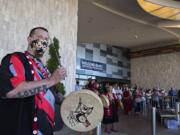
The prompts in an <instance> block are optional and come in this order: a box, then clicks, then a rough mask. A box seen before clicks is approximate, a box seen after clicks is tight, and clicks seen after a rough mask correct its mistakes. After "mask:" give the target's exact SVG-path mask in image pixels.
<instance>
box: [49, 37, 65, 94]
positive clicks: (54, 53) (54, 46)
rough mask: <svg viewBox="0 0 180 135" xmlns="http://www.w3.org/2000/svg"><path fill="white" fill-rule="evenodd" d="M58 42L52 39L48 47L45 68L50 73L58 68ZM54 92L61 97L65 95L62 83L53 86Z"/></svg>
mask: <svg viewBox="0 0 180 135" xmlns="http://www.w3.org/2000/svg"><path fill="white" fill-rule="evenodd" d="M58 50H59V40H58V39H57V38H56V37H54V38H53V42H52V43H51V44H50V46H49V55H50V58H49V59H48V60H47V63H46V64H47V67H48V69H49V71H50V73H53V72H54V71H55V70H56V69H57V68H58V66H59V59H60V58H59V51H58ZM55 88H56V90H58V91H59V92H61V93H62V94H63V95H64V94H65V87H64V85H63V83H61V82H59V83H58V84H56V85H55Z"/></svg>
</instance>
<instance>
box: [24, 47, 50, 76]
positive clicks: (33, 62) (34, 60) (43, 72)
mask: <svg viewBox="0 0 180 135" xmlns="http://www.w3.org/2000/svg"><path fill="white" fill-rule="evenodd" d="M25 55H26V58H27V59H28V61H29V64H30V68H31V73H32V74H33V75H35V74H37V73H36V72H35V70H34V67H33V65H34V66H35V67H36V68H37V69H38V71H39V73H40V76H41V77H42V78H43V79H45V78H48V77H49V75H50V72H49V71H48V69H47V67H46V66H44V65H43V64H42V62H41V60H40V59H38V58H35V57H34V56H33V55H31V54H30V53H29V52H27V51H26V52H25Z"/></svg>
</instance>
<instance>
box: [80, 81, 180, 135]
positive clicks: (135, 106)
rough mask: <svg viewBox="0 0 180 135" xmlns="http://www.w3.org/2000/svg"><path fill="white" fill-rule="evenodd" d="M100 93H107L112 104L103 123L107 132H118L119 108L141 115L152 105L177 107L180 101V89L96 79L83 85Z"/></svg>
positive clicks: (163, 107)
mask: <svg viewBox="0 0 180 135" xmlns="http://www.w3.org/2000/svg"><path fill="white" fill-rule="evenodd" d="M83 88H84V89H89V90H92V91H93V92H95V93H96V94H98V95H99V96H101V95H105V96H106V97H107V98H108V100H109V102H110V105H109V106H108V107H104V117H103V121H102V123H103V125H104V126H105V132H107V133H110V132H118V130H117V128H116V127H117V126H116V123H117V122H118V119H119V118H118V117H119V116H118V115H119V112H118V111H119V110H123V112H124V115H135V116H140V115H143V114H147V113H148V112H150V109H151V107H156V108H157V109H161V110H163V109H175V103H176V102H177V101H180V90H175V89H173V88H171V89H170V90H165V89H160V88H153V89H144V88H141V87H138V86H137V85H136V84H135V85H134V86H129V85H127V84H123V85H122V84H121V85H118V83H113V84H111V83H104V84H101V83H98V82H97V80H95V79H89V80H88V83H87V84H86V85H85V86H84V87H83Z"/></svg>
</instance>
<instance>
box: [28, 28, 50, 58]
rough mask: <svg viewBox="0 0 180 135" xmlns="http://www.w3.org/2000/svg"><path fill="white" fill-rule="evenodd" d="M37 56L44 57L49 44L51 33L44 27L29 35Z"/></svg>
mask: <svg viewBox="0 0 180 135" xmlns="http://www.w3.org/2000/svg"><path fill="white" fill-rule="evenodd" d="M28 44H29V45H30V46H31V48H32V50H33V53H34V56H35V57H42V56H43V55H44V53H45V51H46V50H47V48H48V45H49V34H48V32H46V31H44V30H42V29H36V30H35V31H34V33H33V35H32V36H30V37H28Z"/></svg>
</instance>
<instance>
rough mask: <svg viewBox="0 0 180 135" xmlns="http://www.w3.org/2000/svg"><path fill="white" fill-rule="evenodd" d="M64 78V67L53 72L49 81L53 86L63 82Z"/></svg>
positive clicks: (65, 74)
mask: <svg viewBox="0 0 180 135" xmlns="http://www.w3.org/2000/svg"><path fill="white" fill-rule="evenodd" d="M66 76H67V72H66V69H65V68H64V67H60V68H58V69H56V70H55V71H54V73H53V74H52V75H51V77H50V78H49V80H50V81H52V82H53V83H54V84H57V83H58V82H60V81H61V80H64V79H65V77H66Z"/></svg>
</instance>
